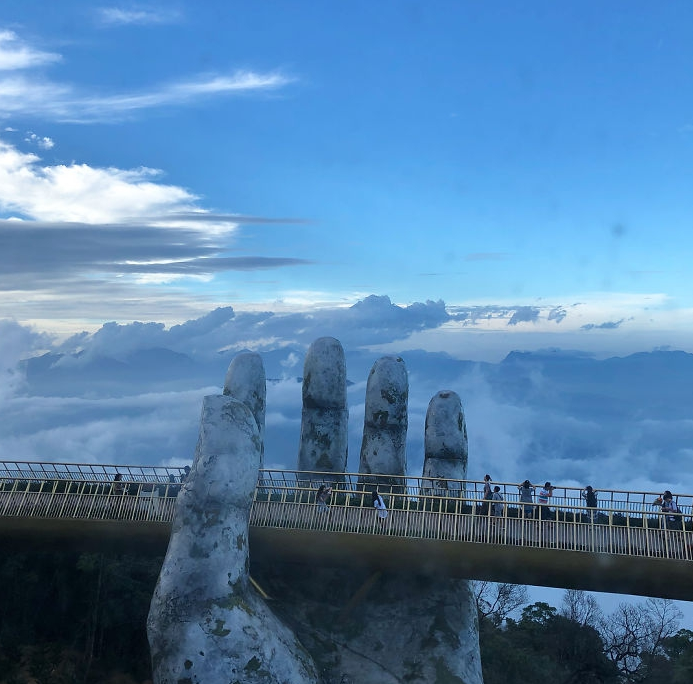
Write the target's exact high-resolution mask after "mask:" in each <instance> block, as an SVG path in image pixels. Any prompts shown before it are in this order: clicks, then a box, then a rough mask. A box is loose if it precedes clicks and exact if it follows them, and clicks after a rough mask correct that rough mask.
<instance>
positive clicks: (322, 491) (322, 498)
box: [315, 484, 332, 513]
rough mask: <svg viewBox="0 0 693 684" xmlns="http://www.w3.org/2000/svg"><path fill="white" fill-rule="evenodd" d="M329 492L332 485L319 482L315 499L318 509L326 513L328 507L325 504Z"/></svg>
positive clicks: (330, 492)
mask: <svg viewBox="0 0 693 684" xmlns="http://www.w3.org/2000/svg"><path fill="white" fill-rule="evenodd" d="M330 494H332V487H330V485H324V484H321V485H320V488H319V489H318V493H317V494H316V496H315V499H316V501H317V503H318V509H319V510H320V511H322V512H323V513H327V512H328V511H329V510H330V507H329V506H328V505H327V502H328V500H329V498H330Z"/></svg>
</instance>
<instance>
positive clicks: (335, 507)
mask: <svg viewBox="0 0 693 684" xmlns="http://www.w3.org/2000/svg"><path fill="white" fill-rule="evenodd" d="M16 472H17V471H16V470H15V473H16ZM1 473H2V467H1V465H0V538H3V539H4V540H5V541H14V542H15V543H24V544H29V545H31V546H32V547H33V548H55V547H56V546H57V547H58V548H65V547H67V546H74V545H78V546H79V547H81V548H113V549H116V550H129V551H132V552H138V553H154V554H160V553H163V552H164V551H165V548H166V545H167V542H168V537H169V535H170V528H171V522H172V520H173V515H174V511H175V502H176V495H177V493H178V490H179V488H180V484H175V483H174V482H172V481H171V478H170V477H168V475H169V474H168V473H158V474H157V475H156V477H155V478H148V477H147V475H148V474H147V473H144V474H143V475H142V476H141V479H135V478H134V477H133V476H130V480H129V481H126V487H128V486H129V487H130V492H128V491H127V489H124V490H123V489H120V488H119V489H118V490H115V489H114V487H113V485H112V483H111V482H109V481H108V480H106V479H105V478H104V477H98V478H94V476H93V474H91V475H89V476H88V477H87V476H84V475H81V476H79V477H75V476H74V475H73V474H72V473H70V477H55V476H53V477H51V478H50V479H48V478H45V476H44V477H43V478H40V477H29V476H28V475H27V473H26V472H23V473H22V474H21V477H17V475H16V474H15V475H14V477H11V478H10V477H4V478H3V477H1ZM325 478H327V479H328V480H329V481H330V482H331V483H332V484H333V487H334V491H333V495H332V499H331V501H330V508H329V511H324V510H321V509H320V508H319V507H318V506H317V505H316V503H315V493H316V488H317V484H319V483H320V482H322V481H323V479H325ZM337 478H339V479H337ZM365 478H367V481H363V480H364V479H365ZM376 484H377V486H378V488H379V491H380V492H381V494H383V495H384V497H385V499H386V501H387V503H388V508H389V515H388V517H387V519H385V520H384V521H380V520H379V518H378V517H377V512H376V511H375V510H374V509H373V508H372V507H371V506H370V492H371V490H372V489H373V488H374V486H376ZM434 484H435V486H433V485H434ZM445 485H446V486H445V487H444V488H443V487H441V482H440V481H437V482H435V483H433V482H431V481H426V480H423V479H421V478H402V477H378V476H373V475H369V476H360V475H358V474H353V475H351V474H346V475H338V476H336V475H334V474H316V473H298V472H287V471H262V472H261V473H260V478H259V481H258V487H257V489H256V492H255V497H254V501H253V504H252V508H251V512H250V549H251V561H252V562H253V563H265V562H276V561H288V562H296V563H310V564H320V565H332V564H334V565H338V566H341V567H349V566H352V565H363V566H369V567H372V568H374V569H384V570H392V571H416V572H421V573H427V574H431V575H435V574H441V575H445V576H456V577H466V578H473V579H487V580H493V581H502V582H515V583H522V584H534V585H543V586H553V587H567V588H577V589H586V590H594V591H609V592H618V593H627V594H639V595H644V596H657V597H665V598H676V599H683V600H693V573H692V570H693V564H692V563H693V547H692V545H693V529H692V525H691V523H690V522H689V521H688V520H685V518H684V517H683V516H682V519H681V524H678V525H677V527H678V528H679V529H671V528H667V527H666V525H665V524H664V521H663V516H662V515H661V513H660V512H659V511H658V510H657V509H655V508H654V507H653V505H652V504H651V503H650V504H647V503H643V504H642V505H640V506H638V505H637V503H636V502H637V499H638V498H641V499H642V501H643V502H646V501H649V502H652V500H653V499H654V496H655V495H654V494H653V493H633V492H621V493H618V492H611V493H610V497H609V503H610V504H611V505H612V506H613V507H609V506H606V507H605V506H601V507H600V509H599V510H598V511H594V510H590V509H587V508H585V507H584V506H580V505H579V503H580V500H579V499H578V498H577V497H576V496H571V494H575V492H569V491H568V490H566V491H565V495H564V496H563V497H555V498H554V501H553V502H552V505H551V507H550V509H546V508H545V507H544V508H542V507H539V506H533V507H532V511H533V512H534V511H536V512H538V511H539V510H540V509H541V510H542V511H543V512H544V513H548V516H547V517H546V518H545V519H535V518H534V517H532V518H531V519H530V518H529V517H527V518H525V517H524V516H525V512H526V510H527V509H526V508H525V506H524V505H519V503H518V502H516V501H513V500H509V501H506V502H505V505H504V509H503V513H502V515H500V516H492V515H490V511H489V510H488V509H487V507H486V504H485V502H482V501H481V500H480V496H479V490H478V485H479V483H475V482H459V481H446V483H445ZM506 487H507V489H509V488H510V485H506ZM515 487H516V485H515ZM619 494H620V495H621V496H620V498H619V497H618V496H617V495H619ZM509 498H510V497H509ZM679 498H680V500H685V497H684V495H679ZM613 502H616V503H615V505H614V503H613ZM684 506H685V504H684ZM684 520H685V524H683V522H684Z"/></svg>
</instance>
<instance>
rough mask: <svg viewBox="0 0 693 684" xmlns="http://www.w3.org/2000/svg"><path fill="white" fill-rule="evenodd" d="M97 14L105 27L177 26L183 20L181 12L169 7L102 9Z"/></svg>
mask: <svg viewBox="0 0 693 684" xmlns="http://www.w3.org/2000/svg"><path fill="white" fill-rule="evenodd" d="M96 14H97V19H98V21H99V23H101V24H102V25H104V26H128V25H140V26H146V25H152V24H175V23H177V22H179V21H181V19H182V18H183V15H182V13H181V12H180V11H179V10H177V9H171V8H169V7H142V6H133V7H128V8H123V7H100V8H98V9H97V10H96Z"/></svg>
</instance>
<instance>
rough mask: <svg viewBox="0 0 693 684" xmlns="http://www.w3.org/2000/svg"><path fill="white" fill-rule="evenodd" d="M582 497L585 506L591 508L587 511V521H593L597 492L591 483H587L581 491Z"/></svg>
mask: <svg viewBox="0 0 693 684" xmlns="http://www.w3.org/2000/svg"><path fill="white" fill-rule="evenodd" d="M581 496H582V498H583V499H584V500H585V506H587V508H591V509H592V510H590V511H589V522H592V523H593V522H594V509H595V508H596V507H597V492H595V491H594V489H593V488H592V485H587V486H586V487H585V488H584V489H583V490H582V493H581Z"/></svg>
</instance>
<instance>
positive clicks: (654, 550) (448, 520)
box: [251, 470, 693, 560]
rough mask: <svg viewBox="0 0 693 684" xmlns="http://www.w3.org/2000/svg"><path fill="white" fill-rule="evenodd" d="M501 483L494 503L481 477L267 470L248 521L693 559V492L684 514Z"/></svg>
mask: <svg viewBox="0 0 693 684" xmlns="http://www.w3.org/2000/svg"><path fill="white" fill-rule="evenodd" d="M320 484H329V485H330V486H331V487H332V493H331V496H330V502H329V503H330V505H329V510H328V511H326V510H325V509H324V508H322V507H320V506H318V505H317V500H316V495H317V489H318V487H319V486H320ZM498 486H499V487H501V496H502V497H503V500H501V501H496V502H494V501H490V500H485V499H483V482H479V481H470V480H467V481H461V480H441V479H432V478H412V477H398V476H391V475H390V476H380V475H364V474H357V473H354V474H352V473H347V474H343V475H342V474H339V475H335V474H333V473H300V472H292V471H284V470H274V471H272V470H264V471H262V472H261V473H260V478H259V481H258V487H257V489H256V491H255V498H254V501H253V508H252V512H251V525H257V526H265V527H285V528H293V529H316V530H325V531H336V532H346V533H353V534H379V535H389V536H396V537H409V538H421V539H438V540H441V541H442V540H444V541H459V542H471V543H486V544H502V545H506V546H526V547H536V548H550V549H563V550H570V551H588V552H592V553H609V554H620V555H631V556H644V557H650V558H670V559H676V560H693V548H692V545H693V522H691V520H690V516H691V501H692V500H693V499H692V497H691V495H684V494H676V495H675V496H674V498H675V499H677V500H678V506H679V511H681V512H680V513H679V514H678V515H674V516H669V515H667V514H665V513H663V512H662V510H661V505H660V504H658V503H655V500H656V499H657V497H658V494H656V493H654V492H629V491H620V490H608V491H606V490H602V491H600V492H599V500H598V506H597V507H596V508H590V507H588V506H586V505H585V500H584V499H583V498H582V490H580V489H577V488H571V487H559V488H556V489H555V490H554V492H553V495H552V497H551V498H550V500H549V501H550V503H549V504H548V505H542V504H539V503H537V502H536V497H535V498H534V501H533V502H532V503H528V502H522V501H520V498H519V491H518V487H519V485H517V484H510V483H499V484H498ZM376 488H377V490H378V492H379V493H380V494H381V496H382V497H383V499H384V500H385V502H386V504H387V508H388V516H387V518H385V519H380V518H379V517H378V514H377V511H376V510H375V509H374V508H373V504H372V491H373V490H374V489H376ZM539 489H540V488H539V487H536V491H537V493H538V491H539ZM494 504H495V506H494Z"/></svg>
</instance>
